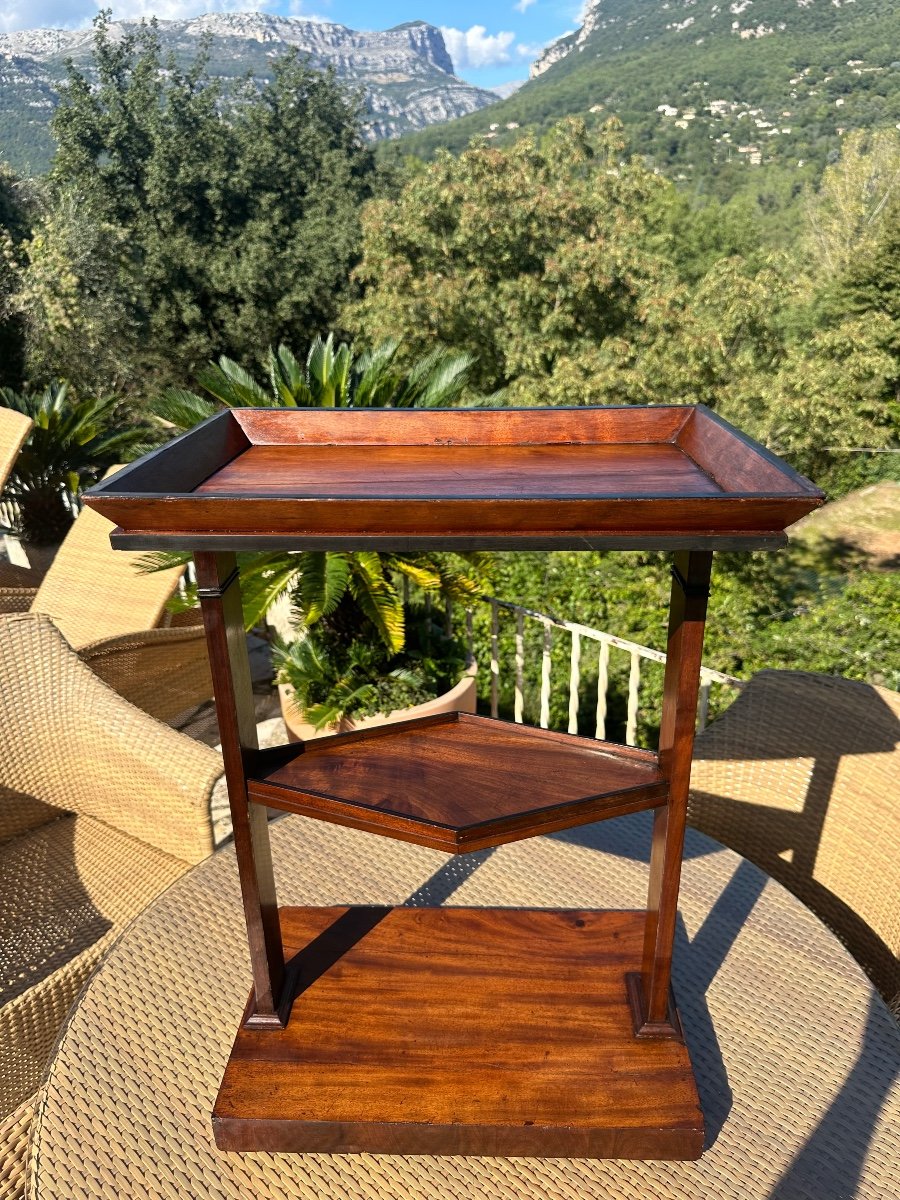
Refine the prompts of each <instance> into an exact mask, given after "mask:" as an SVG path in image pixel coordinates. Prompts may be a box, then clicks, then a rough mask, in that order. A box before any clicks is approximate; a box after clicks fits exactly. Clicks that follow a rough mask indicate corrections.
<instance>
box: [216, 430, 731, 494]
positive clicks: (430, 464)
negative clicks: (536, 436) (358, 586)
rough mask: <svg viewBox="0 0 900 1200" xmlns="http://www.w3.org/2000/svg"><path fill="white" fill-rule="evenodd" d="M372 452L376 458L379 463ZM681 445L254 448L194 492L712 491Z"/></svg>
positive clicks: (716, 490) (714, 486)
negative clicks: (488, 447)
mask: <svg viewBox="0 0 900 1200" xmlns="http://www.w3.org/2000/svg"><path fill="white" fill-rule="evenodd" d="M373 459H374V461H373ZM722 490H723V489H722V488H720V487H719V486H718V484H716V483H715V482H713V480H712V479H710V477H709V475H707V474H706V473H705V472H704V471H703V470H701V468H700V467H698V466H697V464H696V463H695V462H694V461H693V460H692V459H691V458H690V457H689V456H688V455H687V454H685V452H684V451H683V450H681V449H680V448H679V447H678V446H675V445H672V444H670V443H668V442H659V443H652V444H650V445H631V444H627V445H603V446H550V445H547V446H492V447H491V448H490V449H489V450H487V449H486V448H485V447H484V446H384V447H381V446H379V447H377V448H374V447H372V446H303V447H302V448H301V447H297V446H251V447H249V448H248V449H247V450H245V451H244V452H243V453H241V454H239V455H238V456H237V457H236V458H234V459H233V460H232V461H231V462H229V463H227V464H226V465H225V466H224V467H222V468H221V469H220V470H218V471H216V473H215V474H214V475H211V476H210V477H209V479H207V480H206V481H205V482H204V483H202V484H201V485H200V486H199V487H198V488H197V489H196V493H197V495H201V496H203V495H215V494H219V495H233V496H252V495H258V496H293V497H297V498H298V499H299V498H301V497H317V496H318V497H328V496H335V497H348V498H350V497H385V496H396V497H398V498H404V499H405V498H415V499H422V498H424V497H429V496H434V497H452V496H456V497H464V498H470V499H471V498H475V499H493V498H495V497H504V498H507V497H509V498H516V497H521V498H531V499H541V498H549V497H552V496H556V497H561V498H562V497H567V496H569V497H600V496H620V495H623V494H629V495H632V496H715V495H719V494H720V493H721V492H722Z"/></svg>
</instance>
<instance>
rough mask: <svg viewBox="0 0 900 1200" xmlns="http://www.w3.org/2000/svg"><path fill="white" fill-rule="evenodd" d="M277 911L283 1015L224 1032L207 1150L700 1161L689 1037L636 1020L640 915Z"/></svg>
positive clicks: (700, 1140) (699, 1126)
mask: <svg viewBox="0 0 900 1200" xmlns="http://www.w3.org/2000/svg"><path fill="white" fill-rule="evenodd" d="M281 921H282V931H283V936H284V942H285V945H286V947H288V950H289V952H290V953H291V955H292V959H291V961H290V963H289V978H290V979H291V982H292V986H293V989H294V993H295V999H294V1003H293V1008H292V1010H291V1016H290V1020H289V1022H288V1025H287V1027H286V1028H285V1029H284V1030H282V1031H272V1030H251V1029H247V1028H242V1029H241V1031H240V1033H239V1034H238V1037H237V1040H236V1042H235V1044H234V1048H233V1050H232V1053H231V1057H230V1059H229V1062H228V1066H227V1068H226V1071H225V1076H224V1079H223V1081H222V1086H221V1089H220V1091H219V1095H218V1099H217V1101H216V1105H215V1110H214V1115H213V1127H214V1131H215V1137H216V1142H217V1144H218V1146H219V1147H220V1148H222V1149H228V1150H245V1151H247V1150H268V1151H307V1152H323V1153H354V1152H362V1151H371V1152H374V1153H395V1154H484V1155H494V1154H496V1155H533V1156H540V1157H568V1156H572V1157H610V1158H670V1159H672V1158H674V1159H677V1158H682V1159H684V1158H697V1157H699V1155H700V1151H701V1149H702V1143H703V1118H702V1114H701V1111H700V1105H699V1101H698V1097H697V1091H696V1086H695V1084H694V1079H693V1074H692V1071H691V1065H690V1059H689V1057H688V1053H687V1049H686V1048H685V1046H684V1044H683V1043H682V1042H679V1041H677V1040H669V1041H650V1042H648V1041H640V1040H637V1039H636V1038H635V1037H634V1034H633V1030H632V1021H631V1013H630V1009H629V1005H628V1002H627V998H626V983H625V977H626V974H627V973H628V972H629V971H632V970H637V969H639V964H640V958H641V944H642V938H643V914H642V913H631V912H593V911H555V910H546V909H544V910H535V909H526V910H522V909H478V908H475V909H466V908H350V909H344V908H288V909H282V910H281Z"/></svg>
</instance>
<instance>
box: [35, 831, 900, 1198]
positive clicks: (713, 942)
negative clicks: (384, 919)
mask: <svg viewBox="0 0 900 1200" xmlns="http://www.w3.org/2000/svg"><path fill="white" fill-rule="evenodd" d="M647 817H648V814H645V813H644V814H640V815H638V816H636V817H627V818H623V819H620V820H617V821H608V822H606V823H604V824H602V825H596V826H587V827H584V828H581V829H576V830H573V831H570V832H569V833H567V834H564V835H562V834H560V835H555V836H553V837H543V838H537V839H534V840H532V841H526V842H519V843H516V844H513V845H508V846H504V847H502V848H500V849H498V850H495V851H494V852H493V853H491V852H488V851H483V852H481V853H477V854H473V855H469V856H466V857H462V858H456V859H448V858H447V857H446V856H445V855H443V854H440V853H438V852H436V851H433V850H427V849H423V848H420V847H416V846H412V845H406V844H404V843H401V842H396V841H389V840H387V839H379V838H375V837H372V836H370V835H367V834H364V833H358V832H355V831H351V830H344V829H340V828H338V827H335V826H331V825H325V824H321V823H317V822H314V821H309V820H306V819H304V818H301V817H293V816H292V817H288V818H286V819H283V820H280V821H278V822H276V823H275V824H274V825H273V828H272V841H273V853H274V857H275V864H276V874H277V878H278V884H279V899H280V901H281V902H282V903H293V904H343V903H347V902H350V903H366V902H372V903H379V904H385V903H402V902H405V901H406V902H409V903H414V904H440V903H444V902H448V903H452V904H477V905H483V904H497V905H523V906H525V905H528V906H543V905H546V906H572V907H575V906H589V905H592V906H596V907H619V908H640V907H642V906H643V903H644V899H645V881H646V874H647V868H646V861H645V859H646V848H647V847H648V846H649V823H648V819H647ZM681 912H682V923H681V924H680V927H679V931H678V934H677V936H676V964H675V973H674V981H675V986H676V990H677V995H678V1000H679V1006H680V1009H681V1014H682V1017H683V1020H684V1024H685V1028H686V1031H687V1036H688V1041H689V1045H690V1050H691V1056H692V1059H693V1062H694V1066H695V1070H696V1075H697V1081H698V1085H699V1088H700V1095H701V1100H702V1103H703V1110H704V1114H705V1118H706V1124H707V1130H708V1138H707V1141H708V1147H707V1149H706V1151H705V1153H704V1155H703V1158H702V1159H701V1160H700V1161H699V1162H694V1163H641V1162H609V1161H590V1160H558V1159H556V1160H538V1159H509V1160H502V1159H487V1158H424V1157H408V1158H407V1157H400V1156H369V1155H358V1156H357V1155H342V1156H328V1155H295V1156H287V1155H265V1154H253V1155H236V1154H223V1153H220V1152H218V1151H217V1150H216V1148H215V1146H214V1144H213V1140H212V1133H211V1129H210V1120H209V1114H210V1111H211V1108H212V1104H213V1099H214V1096H215V1094H216V1090H217V1088H218V1084H219V1080H220V1078H221V1075H222V1071H223V1069H224V1066H225V1062H226V1059H227V1057H228V1052H229V1049H230V1046H231V1041H232V1037H233V1035H234V1031H235V1029H236V1028H237V1024H238V1021H239V1018H240V1014H241V1011H242V1007H243V1004H244V1002H245V999H246V993H247V990H248V987H249V973H248V963H247V957H246V946H245V939H244V930H243V924H242V916H241V908H240V902H239V894H238V884H237V871H236V868H235V863H234V859H233V855H232V853H231V851H230V850H225V851H222V852H220V853H219V854H217V855H215V856H214V858H213V859H211V860H209V861H208V862H207V863H204V864H203V865H201V866H200V867H198V868H196V869H195V870H194V871H192V872H191V873H190V874H189V875H187V876H185V877H184V878H183V879H181V880H180V881H178V882H177V883H176V884H174V885H173V886H172V887H171V888H170V889H169V891H168V892H166V893H165V894H164V895H163V897H162V898H161V899H160V900H158V901H157V902H156V903H155V904H153V905H152V906H151V907H150V908H149V909H148V910H147V911H146V913H144V915H143V916H141V917H140V918H138V920H137V921H136V922H135V923H134V925H132V926H131V928H130V929H129V930H128V931H127V932H126V933H125V934H124V935H123V937H122V938H121V939H120V941H119V942H118V943H117V945H116V947H115V948H114V949H113V950H112V952H111V954H110V956H109V958H108V959H107V960H106V963H105V965H104V966H103V968H102V969H101V970H100V971H99V973H98V974H97V975H96V976H95V978H94V979H93V981H92V983H91V984H90V985H89V987H88V988H87V990H86V992H85V993H84V995H83V996H82V998H81V1001H80V1003H79V1004H78V1006H77V1008H76V1009H75V1010H74V1013H73V1014H72V1016H71V1017H70V1019H69V1023H68V1026H67V1028H66V1030H65V1033H64V1036H63V1038H62V1041H61V1043H60V1045H59V1047H58V1050H57V1054H56V1057H55V1060H54V1062H53V1064H52V1066H51V1069H50V1073H49V1077H48V1079H47V1083H46V1087H45V1091H44V1095H43V1098H42V1101H41V1104H40V1108H39V1112H38V1117H37V1125H36V1128H35V1135H34V1138H33V1141H32V1151H31V1153H32V1160H31V1185H30V1186H31V1196H32V1197H33V1198H39V1200H83V1198H87V1197H91V1198H97V1200H100V1198H103V1200H110V1198H111V1197H115V1198H116V1200H130V1198H132V1197H141V1198H142V1200H143V1198H145V1197H146V1198H147V1200H151V1198H152V1200H155V1198H165V1200H171V1198H174V1197H179V1198H182V1197H204V1200H220V1198H221V1200H224V1198H226V1197H227V1198H228V1200H238V1198H240V1200H256V1198H262V1197H273V1198H274V1197H278V1198H279V1200H282V1198H289V1200H292V1198H294V1197H303V1198H304V1200H313V1198H315V1200H349V1198H352V1200H376V1198H377V1200H387V1198H389V1197H390V1198H395V1197H396V1198H402V1200H455V1198H460V1200H462V1198H465V1200H522V1198H525V1197H527V1198H532V1197H534V1198H535V1200H557V1198H559V1200H585V1198H591V1200H600V1198H603V1200H607V1198H608V1200H664V1198H667V1197H672V1198H673V1200H674V1198H677V1200H689V1198H690V1200H706V1198H709V1200H712V1198H716V1200H728V1198H730V1197H734V1198H735V1200H737V1198H740V1200H757V1198H759V1200H761V1198H764V1197H765V1198H770V1197H771V1198H779V1200H843V1198H845V1197H854V1196H860V1197H872V1198H873V1200H876V1198H877V1200H886V1198H887V1197H889V1196H894V1195H896V1194H897V1185H898V1165H897V1164H898V1161H900V1085H898V1075H900V1030H898V1028H897V1025H896V1024H895V1022H894V1021H893V1019H892V1018H891V1016H890V1014H889V1013H888V1011H887V1009H886V1007H885V1006H884V1004H883V1003H882V1001H881V1000H880V999H879V998H878V997H877V995H876V994H875V993H874V992H873V989H872V988H871V986H870V985H869V983H868V981H867V979H866V978H865V976H864V975H863V974H862V972H861V970H860V969H859V968H858V967H857V966H856V964H855V963H854V961H853V960H852V959H851V958H850V957H849V955H848V954H847V952H846V951H845V950H844V949H843V947H842V946H841V945H840V944H839V943H838V942H837V940H836V939H835V938H833V937H832V936H831V934H830V933H829V932H828V931H827V930H826V929H825V928H824V926H822V925H821V924H820V923H819V922H818V920H817V919H816V918H815V917H814V916H813V915H812V914H811V913H809V912H808V911H807V910H806V909H805V908H804V907H803V906H802V905H801V904H800V903H799V901H797V900H795V899H794V898H793V897H792V896H790V895H789V894H788V893H787V892H785V891H784V890H783V889H782V888H781V887H780V886H779V885H778V884H776V883H774V882H772V881H771V880H769V879H767V877H766V876H765V875H763V874H762V873H761V872H760V871H759V870H757V868H755V867H753V866H751V865H750V864H749V863H747V862H746V861H744V860H742V859H740V858H739V857H738V856H737V855H735V854H733V853H732V852H731V851H728V850H724V849H722V848H721V847H720V846H718V845H717V844H716V843H714V842H711V841H710V840H709V839H707V838H704V837H702V836H701V835H699V834H697V833H693V832H691V833H689V835H688V841H687V847H686V861H685V865H684V881H683V886H682V905H681ZM185 997H186V998H187V1005H186V1006H184V1005H182V1004H181V1003H180V1002H179V1001H180V999H181V998H185ZM523 1065H527V1064H523Z"/></svg>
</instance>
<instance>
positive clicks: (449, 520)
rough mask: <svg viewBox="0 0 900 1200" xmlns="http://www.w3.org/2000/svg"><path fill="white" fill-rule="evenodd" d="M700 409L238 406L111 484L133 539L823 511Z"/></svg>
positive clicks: (473, 537)
mask: <svg viewBox="0 0 900 1200" xmlns="http://www.w3.org/2000/svg"><path fill="white" fill-rule="evenodd" d="M823 499H824V497H823V495H822V493H821V492H820V491H819V490H818V489H817V488H815V487H814V486H813V485H812V484H811V483H810V482H809V481H808V480H806V479H804V478H803V477H802V476H800V475H798V474H797V473H796V472H795V471H794V470H793V469H792V468H791V467H789V466H788V465H787V464H786V463H784V462H782V461H781V460H780V459H778V458H777V457H776V456H775V455H773V454H771V453H770V452H769V451H768V450H766V449H765V448H764V447H763V446H761V445H759V444H758V443H756V442H754V441H753V440H752V439H750V438H748V437H746V436H745V435H744V434H743V433H741V432H740V431H739V430H737V429H735V428H734V427H733V426H732V425H729V424H728V423H727V422H726V421H723V420H722V419H721V418H719V417H718V416H716V415H715V414H714V413H712V412H710V411H709V410H708V409H706V408H705V407H703V406H702V405H696V406H693V405H680V406H663V405H660V406H658V407H639V406H627V407H621V408H589V407H585V408H529V409H489V408H488V409H421V410H420V409H311V408H281V409H258V408H247V409H229V410H226V411H223V412H221V413H218V414H216V415H215V416H213V417H211V418H210V419H209V420H207V421H205V422H203V423H202V424H201V425H199V426H197V427H196V428H195V429H192V430H191V431H190V432H189V433H186V434H183V435H182V436H181V437H178V438H175V439H174V440H173V441H171V442H169V443H167V444H166V445H165V446H163V447H161V448H160V449H159V450H155V451H153V452H151V453H150V454H148V455H145V456H144V457H143V458H142V459H140V460H139V461H138V462H136V463H133V464H132V465H131V466H129V467H126V468H124V469H123V470H122V471H120V472H118V473H117V474H116V475H114V476H112V477H110V478H109V479H107V480H104V481H103V482H102V483H99V484H97V485H96V486H95V487H93V488H91V489H90V490H89V491H88V492H87V493H86V494H85V503H86V504H88V505H89V506H90V507H92V508H95V509H97V510H98V511H99V512H101V513H102V514H103V515H104V516H106V517H108V518H109V519H110V520H112V521H113V522H115V523H116V525H117V526H118V527H119V528H118V529H117V530H116V531H115V533H114V534H113V542H114V544H115V545H117V546H119V547H122V548H125V549H165V548H170V549H187V550H241V549H248V550H253V549H265V548H270V547H281V548H290V547H295V548H306V549H315V548H333V547H338V546H343V547H345V548H347V549H361V548H374V549H389V548H392V549H405V548H415V547H425V546H432V547H435V548H441V547H446V548H452V549H465V548H469V547H476V546H478V547H482V548H490V547H494V548H501V549H502V548H507V549H508V548H520V547H530V548H534V549H542V548H548V547H557V548H562V547H568V548H574V549H579V548H588V547H610V548H622V549H628V548H655V549H754V548H763V547H774V546H777V545H780V544H782V543H783V542H784V533H783V531H784V529H785V528H786V527H787V526H788V525H790V524H792V523H793V522H794V521H797V520H799V518H800V517H802V516H804V515H805V514H806V513H808V512H810V511H811V510H812V509H813V508H815V507H817V506H818V505H819V504H821V503H822V501H823Z"/></svg>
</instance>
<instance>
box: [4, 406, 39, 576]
mask: <svg viewBox="0 0 900 1200" xmlns="http://www.w3.org/2000/svg"><path fill="white" fill-rule="evenodd" d="M33 424H34V422H33V421H32V419H31V417H26V415H25V414H24V413H20V412H17V411H16V409H14V408H0V492H2V491H3V488H4V486H5V484H6V481H7V479H8V478H9V473H10V471H11V470H12V467H13V463H14V462H15V461H16V458H17V456H18V453H19V451H20V450H21V449H22V446H23V444H24V442H25V439H26V438H27V437H28V434H29V433H30V432H31V426H32V425H33ZM0 571H2V572H3V574H4V576H5V580H6V583H7V586H10V587H12V586H14V585H17V586H21V587H27V586H28V569H27V568H26V567H17V566H13V564H12V563H7V562H3V563H0ZM0 590H2V589H0Z"/></svg>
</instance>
